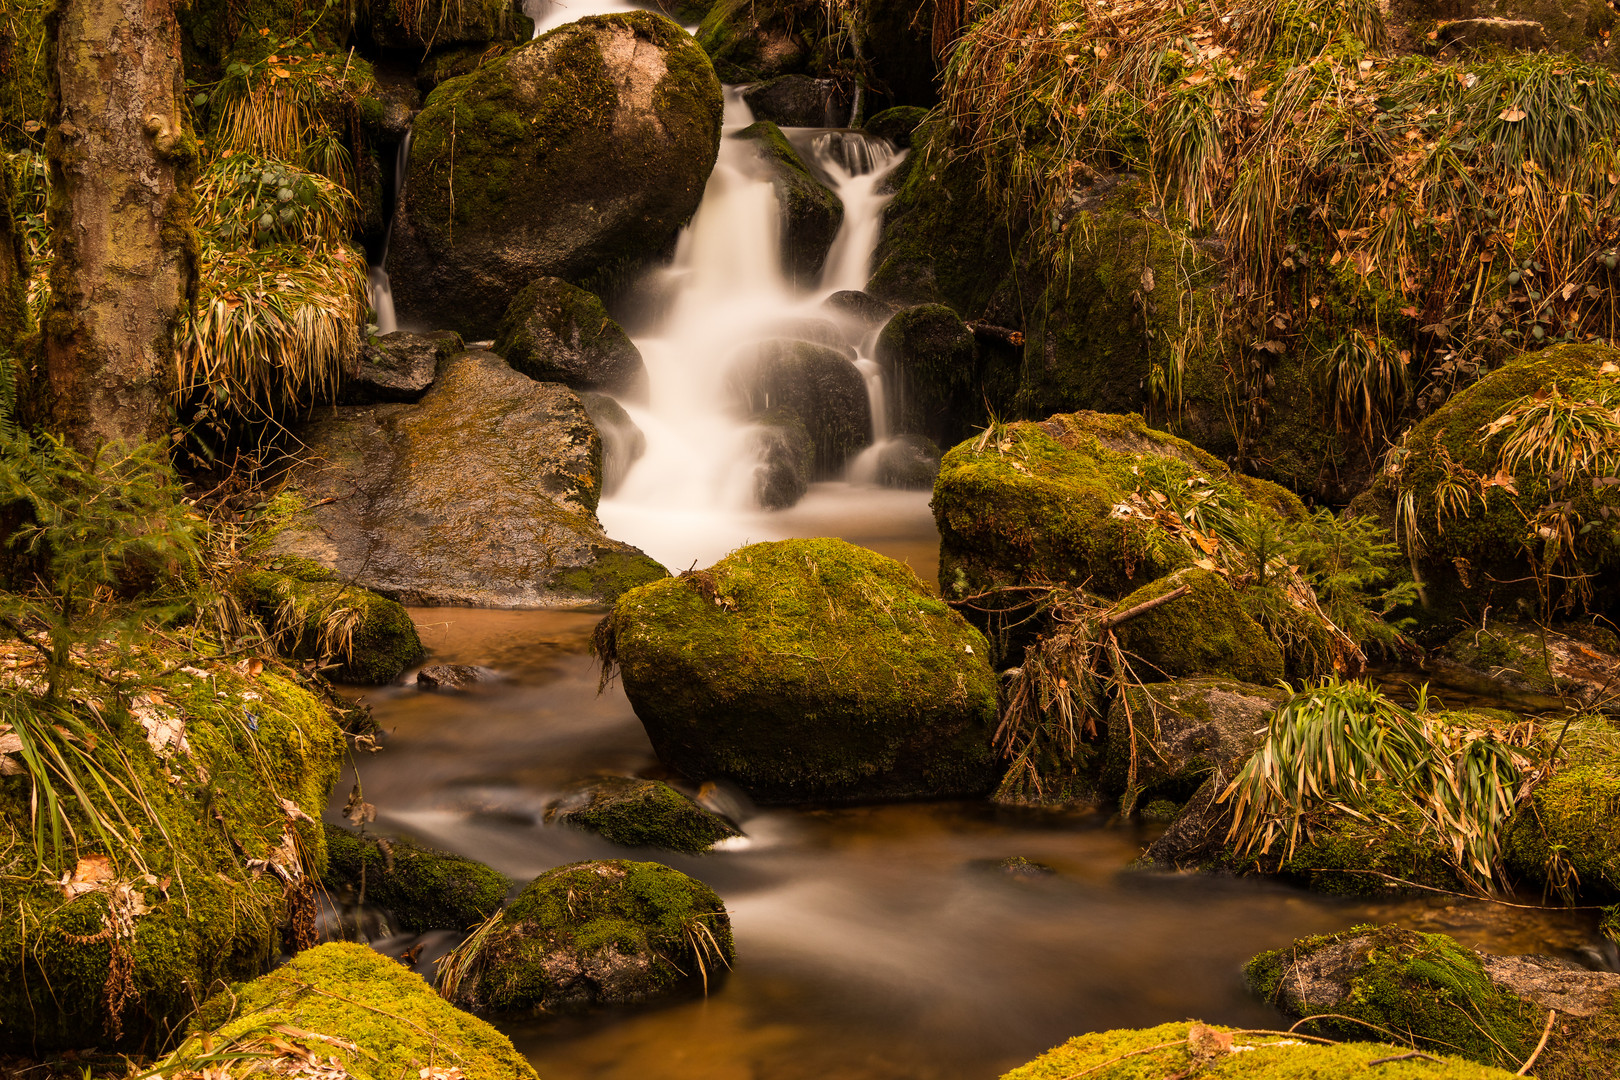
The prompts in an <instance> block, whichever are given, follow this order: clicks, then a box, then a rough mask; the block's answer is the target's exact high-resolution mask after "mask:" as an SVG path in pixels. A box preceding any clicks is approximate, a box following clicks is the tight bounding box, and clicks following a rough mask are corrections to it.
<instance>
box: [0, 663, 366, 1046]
mask: <svg viewBox="0 0 1620 1080" xmlns="http://www.w3.org/2000/svg"><path fill="white" fill-rule="evenodd" d="M125 662H126V663H127V664H128V665H129V666H130V667H132V668H134V669H135V670H134V671H133V672H131V674H132V675H136V676H140V677H143V678H144V680H146V681H144V682H142V683H141V684H139V688H138V689H137V690H136V691H135V692H133V694H132V696H131V697H130V698H127V699H122V700H119V699H114V698H112V697H107V698H105V699H102V700H100V701H99V702H98V705H99V710H98V711H99V714H100V719H99V721H98V720H96V719H95V718H93V717H91V716H90V715H89V714H88V713H87V714H86V715H85V716H84V717H83V719H84V720H85V721H86V722H87V723H88V724H89V725H90V730H91V732H93V733H94V735H95V737H94V739H93V741H88V742H84V743H80V744H79V745H80V747H81V749H82V752H84V753H87V754H89V755H90V756H92V757H93V758H94V759H96V760H97V761H98V762H99V763H100V765H101V767H102V768H104V769H107V770H108V771H109V774H110V776H111V777H113V778H115V779H117V780H119V781H120V782H121V783H122V784H123V785H124V786H125V787H126V788H128V789H129V790H131V791H136V790H138V791H139V792H140V793H141V797H142V799H143V800H144V801H145V803H146V805H147V806H148V807H149V808H150V813H148V811H147V810H145V809H143V808H142V807H141V806H139V805H138V804H136V802H135V801H134V800H133V799H129V798H127V797H125V796H124V795H122V794H120V795H119V797H118V800H119V805H118V812H119V813H121V814H122V815H124V817H125V818H127V820H128V822H129V825H128V826H127V827H123V828H125V831H126V833H127V834H128V835H129V836H131V837H133V838H134V839H133V840H132V842H129V843H119V844H116V845H114V846H113V847H112V848H111V849H110V850H109V849H107V848H104V847H103V845H102V844H101V843H100V842H98V841H97V840H96V839H95V836H96V833H95V830H94V829H93V828H92V826H91V825H90V823H89V822H88V821H87V820H86V818H85V817H84V816H83V814H82V813H81V811H80V810H79V809H78V805H77V803H76V802H74V801H73V800H72V797H71V796H70V795H68V796H66V797H67V799H68V802H67V807H68V809H69V813H70V814H71V815H72V817H71V821H72V824H73V829H74V832H75V833H76V834H77V836H78V841H77V843H74V842H73V841H72V840H69V841H68V843H67V844H66V850H65V852H64V853H63V855H62V856H61V857H60V858H58V857H57V856H56V855H55V854H54V853H53V852H52V851H51V849H50V846H49V843H48V842H47V847H46V861H45V863H44V864H43V865H42V864H40V863H39V862H37V861H36V860H35V857H34V853H33V849H32V847H31V845H30V844H29V842H28V837H30V836H31V835H32V829H33V825H32V820H33V813H34V810H33V808H32V806H31V801H32V797H33V793H32V784H31V780H30V778H29V776H28V774H27V773H26V771H25V770H18V769H12V768H9V767H8V768H0V830H3V831H4V833H5V834H6V835H9V836H14V837H17V838H18V842H17V843H16V844H14V845H13V846H12V847H11V849H10V852H9V854H7V855H6V856H5V859H6V862H5V865H4V873H5V874H6V885H5V897H6V899H5V907H6V909H7V910H6V915H5V917H4V918H0V1053H22V1054H39V1053H44V1052H49V1051H52V1050H61V1049H69V1048H72V1049H80V1048H84V1047H90V1046H97V1045H102V1046H105V1045H109V1044H113V1043H117V1042H118V1041H119V1039H120V1036H121V1037H122V1040H123V1045H125V1046H129V1047H135V1046H141V1045H147V1046H154V1045H159V1044H161V1043H163V1042H164V1041H166V1040H168V1039H169V1038H170V1037H171V1036H172V1035H174V1034H176V1033H178V1032H179V1031H180V1030H181V1029H182V1028H183V1027H184V1025H185V1024H186V1022H187V1020H188V1019H189V1018H190V1016H191V1013H192V1011H193V1010H194V1009H195V1008H196V1003H197V998H198V997H199V996H201V995H205V994H207V993H209V992H210V991H211V990H213V989H214V988H216V987H218V986H219V985H220V984H221V982H224V981H230V980H234V979H248V978H252V977H254V976H256V975H258V974H259V973H261V972H262V971H264V970H265V969H266V968H267V967H268V966H269V964H270V962H271V960H272V959H273V958H274V957H275V955H276V954H277V953H278V952H280V951H281V949H282V947H283V942H284V938H285V939H288V940H297V939H298V938H299V937H301V936H303V935H305V934H308V933H312V932H313V924H312V922H311V921H310V916H312V914H313V907H314V905H313V892H312V885H311V882H312V880H314V879H318V878H319V875H320V874H321V872H322V870H323V869H324V867H325V864H326V841H325V837H324V835H323V834H322V831H321V828H320V826H319V825H318V824H316V819H318V818H319V816H320V813H321V811H322V809H323V808H324V807H325V805H326V799H327V793H328V790H329V789H330V787H331V785H332V782H333V780H334V779H335V778H336V776H337V771H338V767H339V764H340V762H341V760H342V757H343V752H344V745H343V738H342V735H341V733H340V731H339V728H338V725H337V723H336V721H335V720H334V718H333V716H332V714H331V712H330V711H329V710H328V708H327V707H326V705H325V704H323V702H322V701H321V700H320V699H319V698H317V697H316V696H315V695H314V694H312V693H310V692H309V691H308V690H306V689H304V688H302V687H301V686H299V685H297V684H296V683H294V682H293V681H291V679H290V678H289V677H288V676H287V675H285V674H278V673H275V672H273V671H272V670H271V669H268V668H267V669H265V670H263V671H261V672H260V673H259V674H257V675H247V674H244V673H243V671H244V670H248V669H247V668H246V666H244V667H243V668H238V667H237V665H235V664H234V663H231V662H226V661H216V660H210V659H207V658H204V657H200V656H194V655H186V654H183V653H176V652H174V651H172V650H170V649H167V648H165V647H162V646H160V645H159V644H158V643H157V642H156V641H155V640H154V641H153V643H152V644H151V645H150V646H149V647H148V648H147V649H146V650H145V651H144V652H143V653H142V654H140V655H137V656H134V657H132V658H130V659H128V660H126V661H125ZM0 745H3V744H0ZM12 752H14V751H12ZM70 752H71V751H70ZM0 761H4V762H5V764H7V765H8V766H9V765H11V764H16V759H15V758H13V757H11V756H10V755H9V754H8V753H7V752H6V751H0ZM60 783H61V781H60V780H58V784H59V785H60ZM110 783H111V781H109V784H110ZM58 790H59V791H61V790H62V788H60V787H59V788H58ZM64 795H66V792H64ZM97 801H98V803H100V802H101V799H100V798H99V797H98V798H97ZM103 806H104V804H103ZM155 822H161V826H160V825H158V824H155ZM289 922H290V926H289Z"/></svg>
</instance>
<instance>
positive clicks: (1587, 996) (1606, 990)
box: [1479, 953, 1620, 1016]
mask: <svg viewBox="0 0 1620 1080" xmlns="http://www.w3.org/2000/svg"><path fill="white" fill-rule="evenodd" d="M1479 959H1480V962H1481V963H1482V964H1484V966H1485V974H1486V975H1488V976H1490V980H1491V982H1493V983H1495V984H1496V985H1497V986H1498V987H1500V988H1501V989H1503V990H1506V991H1508V992H1510V993H1513V994H1517V995H1518V996H1519V997H1522V998H1524V999H1525V1000H1526V1001H1533V1002H1535V1003H1536V1004H1537V1005H1540V1006H1541V1007H1542V1008H1543V1009H1557V1010H1558V1011H1559V1012H1561V1013H1564V1014H1566V1015H1569V1016H1596V1015H1597V1014H1598V1013H1600V1012H1602V1011H1603V1010H1604V1009H1607V1008H1608V1007H1609V1005H1610V1004H1611V1003H1613V1001H1614V1000H1615V996H1616V995H1617V994H1620V974H1617V973H1615V972H1612V971H1588V970H1587V969H1586V968H1583V967H1581V966H1580V965H1579V964H1576V963H1574V962H1572V961H1569V960H1560V959H1558V958H1557V957H1552V956H1535V955H1528V956H1492V955H1491V954H1490V953H1480V954H1479Z"/></svg>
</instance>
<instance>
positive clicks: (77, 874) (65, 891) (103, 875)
mask: <svg viewBox="0 0 1620 1080" xmlns="http://www.w3.org/2000/svg"><path fill="white" fill-rule="evenodd" d="M112 880H113V868H112V861H111V860H110V859H108V858H107V856H105V855H86V856H84V857H83V858H82V859H80V860H79V862H78V865H77V866H75V867H74V868H73V873H71V874H64V875H63V876H62V881H61V886H62V895H64V896H66V897H67V898H68V899H69V900H72V899H73V898H74V897H75V896H81V895H83V894H84V893H87V892H96V891H97V890H99V889H100V888H101V887H102V886H103V885H105V884H106V883H107V882H109V881H112Z"/></svg>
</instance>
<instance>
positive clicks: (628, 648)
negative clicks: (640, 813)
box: [610, 540, 996, 801]
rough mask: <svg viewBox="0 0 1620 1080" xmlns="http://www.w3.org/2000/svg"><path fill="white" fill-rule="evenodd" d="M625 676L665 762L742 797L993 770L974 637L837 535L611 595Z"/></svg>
mask: <svg viewBox="0 0 1620 1080" xmlns="http://www.w3.org/2000/svg"><path fill="white" fill-rule="evenodd" d="M610 627H611V632H612V635H613V639H614V646H613V647H614V649H615V650H616V653H617V660H618V664H619V667H620V670H621V672H622V674H623V677H624V684H625V690H626V692H627V693H628V694H629V696H630V700H631V703H632V704H633V705H634V706H635V708H636V714H637V715H638V716H639V717H640V718H641V720H642V722H643V724H644V725H645V726H646V727H647V730H648V734H649V736H650V737H651V738H652V741H653V746H654V748H655V749H656V750H657V751H658V753H659V756H660V758H661V759H662V760H663V761H665V763H667V764H669V765H672V766H673V767H674V768H676V769H678V770H680V771H681V772H682V773H683V774H685V775H687V776H689V777H692V778H694V779H699V780H702V779H710V778H713V777H730V778H733V779H735V780H736V781H737V782H738V783H739V784H741V785H742V786H743V787H744V788H745V789H746V790H748V791H749V792H750V794H752V795H754V797H755V798H765V799H767V800H770V801H792V800H795V799H811V798H852V797H865V798H877V797H907V796H912V797H915V796H921V795H929V794H945V793H960V794H967V793H976V792H982V791H985V790H987V789H988V788H989V786H990V785H991V784H992V783H993V779H994V769H995V761H994V758H993V756H992V754H991V752H990V746H989V735H990V729H991V727H992V726H993V724H994V722H995V716H996V680H995V675H994V673H993V672H992V671H991V670H990V666H989V664H988V663H987V662H986V660H985V652H986V646H985V642H984V639H983V637H982V636H981V635H980V634H979V633H978V632H977V631H976V630H974V629H973V628H972V627H970V626H968V625H967V624H966V623H965V622H964V621H963V620H962V618H961V617H960V616H959V615H957V614H955V613H954V612H952V611H951V610H950V609H949V608H947V607H946V606H945V605H944V604H942V603H940V601H939V600H938V599H936V598H935V597H933V596H931V595H929V593H928V591H927V588H926V586H924V585H923V584H922V583H921V582H920V581H918V580H917V578H916V576H915V575H914V574H913V573H912V572H911V570H910V569H909V568H907V567H906V566H904V565H902V564H900V563H897V562H895V561H893V560H891V559H886V558H884V557H883V556H881V555H877V554H875V553H873V552H871V551H868V550H866V549H864V548H859V547H856V546H854V545H853V544H848V543H845V542H843V541H841V540H785V541H780V542H776V543H765V544H752V545H749V546H747V547H743V548H739V549H738V550H737V551H735V552H733V553H732V554H730V555H728V556H727V557H726V558H724V559H722V560H721V561H720V562H718V563H716V564H715V565H714V566H713V567H711V568H710V569H709V570H707V571H702V572H700V573H698V574H694V575H683V576H682V577H681V578H671V579H668V580H665V581H658V582H654V583H652V584H650V585H645V586H643V587H641V588H639V589H635V590H633V591H631V592H628V593H626V594H625V595H624V596H622V597H620V599H619V602H618V604H617V605H616V606H615V607H614V610H613V615H612V622H611V624H610Z"/></svg>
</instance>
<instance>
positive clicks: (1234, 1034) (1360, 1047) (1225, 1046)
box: [1001, 1021, 1514, 1080]
mask: <svg viewBox="0 0 1620 1080" xmlns="http://www.w3.org/2000/svg"><path fill="white" fill-rule="evenodd" d="M1357 1038H1358V1039H1361V1040H1365V1039H1366V1038H1368V1036H1367V1035H1366V1034H1365V1033H1363V1034H1361V1035H1358V1036H1357ZM1410 1052H1411V1051H1410V1048H1408V1047H1403V1046H1392V1045H1390V1044H1388V1043H1377V1042H1366V1041H1358V1042H1345V1043H1340V1044H1338V1045H1335V1046H1326V1045H1322V1044H1318V1043H1308V1042H1305V1041H1303V1040H1300V1039H1290V1038H1285V1037H1281V1036H1278V1035H1273V1034H1265V1033H1261V1034H1251V1033H1246V1032H1242V1031H1237V1030H1233V1029H1231V1028H1223V1027H1214V1026H1210V1025H1205V1024H1200V1023H1198V1022H1197V1021H1192V1022H1188V1021H1180V1022H1177V1023H1174V1024H1162V1025H1160V1026H1159V1027H1154V1028H1138V1029H1120V1030H1116V1031H1101V1032H1096V1033H1094V1034H1091V1035H1081V1036H1080V1037H1079V1038H1076V1039H1070V1040H1069V1041H1068V1042H1066V1043H1064V1044H1063V1045H1062V1046H1059V1047H1058V1048H1056V1049H1055V1050H1051V1051H1049V1052H1047V1053H1046V1054H1044V1055H1042V1056H1041V1057H1039V1058H1036V1059H1035V1060H1034V1061H1032V1062H1030V1063H1029V1064H1028V1065H1024V1066H1021V1067H1020V1068H1017V1069H1014V1070H1012V1071H1011V1072H1009V1073H1006V1074H1004V1075H1003V1076H1002V1078H1001V1080H1071V1078H1075V1077H1080V1076H1084V1077H1086V1080H1158V1078H1160V1077H1167V1076H1178V1075H1180V1076H1193V1075H1197V1076H1199V1077H1208V1078H1209V1080H1326V1078H1328V1077H1335V1078H1337V1077H1347V1076H1362V1075H1372V1074H1373V1073H1374V1071H1375V1070H1374V1069H1369V1068H1368V1066H1369V1065H1374V1063H1377V1064H1376V1075H1377V1076H1378V1077H1379V1080H1512V1077H1513V1075H1514V1073H1513V1071H1512V1070H1511V1069H1497V1068H1492V1067H1488V1066H1482V1065H1480V1064H1479V1063H1478V1062H1475V1061H1470V1060H1468V1059H1466V1058H1462V1057H1457V1056H1454V1055H1451V1054H1447V1053H1444V1052H1435V1053H1433V1054H1430V1055H1429V1056H1428V1058H1427V1059H1423V1058H1413V1059H1403V1055H1405V1054H1408V1053H1410ZM1390 1059H1394V1060H1390Z"/></svg>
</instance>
